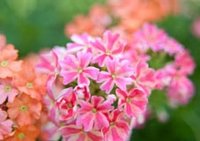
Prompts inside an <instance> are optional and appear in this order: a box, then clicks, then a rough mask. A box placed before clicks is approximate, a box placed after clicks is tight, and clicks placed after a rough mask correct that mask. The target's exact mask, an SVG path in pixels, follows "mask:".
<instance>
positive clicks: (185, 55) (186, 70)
mask: <svg viewBox="0 0 200 141" xmlns="http://www.w3.org/2000/svg"><path fill="white" fill-rule="evenodd" d="M174 64H175V66H176V68H177V69H178V71H179V73H181V74H182V75H190V74H192V73H193V71H194V69H195V62H194V60H193V58H192V56H191V55H190V54H189V52H188V51H187V50H185V51H182V52H180V53H179V54H177V55H176V57H175V61H174Z"/></svg>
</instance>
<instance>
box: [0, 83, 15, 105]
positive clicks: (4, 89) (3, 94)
mask: <svg viewBox="0 0 200 141" xmlns="http://www.w3.org/2000/svg"><path fill="white" fill-rule="evenodd" d="M17 94H18V91H17V90H16V89H15V88H13V87H12V86H11V85H10V84H0V104H2V103H4V102H5V101H6V99H7V98H8V102H13V100H14V98H15V96H16V95H17Z"/></svg>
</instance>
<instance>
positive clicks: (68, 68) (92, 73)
mask: <svg viewBox="0 0 200 141" xmlns="http://www.w3.org/2000/svg"><path fill="white" fill-rule="evenodd" d="M91 60H92V55H91V54H90V53H82V52H79V53H77V56H74V55H67V56H66V57H65V58H64V61H62V62H61V67H62V70H61V76H63V78H64V81H63V83H64V84H65V85H67V84H69V83H70V82H72V81H74V80H76V79H78V84H85V85H89V83H90V81H89V78H91V79H93V80H96V79H97V76H98V73H99V70H98V69H97V68H95V67H92V66H89V64H90V62H91Z"/></svg>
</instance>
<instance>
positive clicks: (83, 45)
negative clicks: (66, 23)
mask: <svg viewBox="0 0 200 141" xmlns="http://www.w3.org/2000/svg"><path fill="white" fill-rule="evenodd" d="M71 40H72V41H73V43H68V44H67V51H69V52H78V51H83V52H91V51H92V48H91V44H90V43H91V41H93V38H92V37H91V36H89V35H88V34H86V33H85V34H82V35H72V37H71Z"/></svg>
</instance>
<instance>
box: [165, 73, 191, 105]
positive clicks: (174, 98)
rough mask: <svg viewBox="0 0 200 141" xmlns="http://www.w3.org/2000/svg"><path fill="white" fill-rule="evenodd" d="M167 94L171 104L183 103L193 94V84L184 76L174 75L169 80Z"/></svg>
mask: <svg viewBox="0 0 200 141" xmlns="http://www.w3.org/2000/svg"><path fill="white" fill-rule="evenodd" d="M167 95H168V97H169V100H170V103H171V104H172V106H175V107H176V106H178V105H185V104H187V103H188V102H189V101H190V99H191V98H192V96H193V95H194V86H193V84H192V82H191V81H190V80H189V79H188V78H187V77H186V76H175V77H174V78H173V79H172V81H171V82H170V85H169V88H168V92H167Z"/></svg>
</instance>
